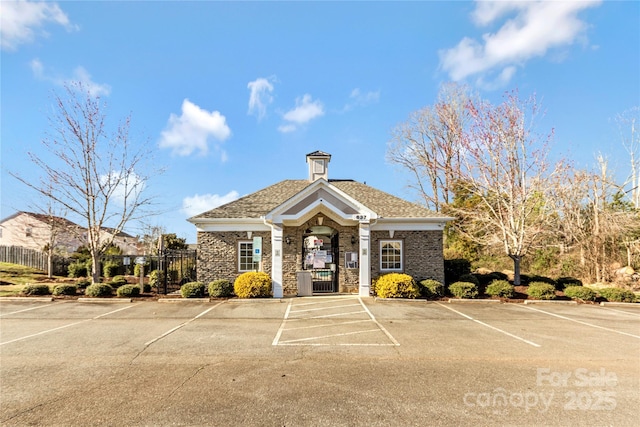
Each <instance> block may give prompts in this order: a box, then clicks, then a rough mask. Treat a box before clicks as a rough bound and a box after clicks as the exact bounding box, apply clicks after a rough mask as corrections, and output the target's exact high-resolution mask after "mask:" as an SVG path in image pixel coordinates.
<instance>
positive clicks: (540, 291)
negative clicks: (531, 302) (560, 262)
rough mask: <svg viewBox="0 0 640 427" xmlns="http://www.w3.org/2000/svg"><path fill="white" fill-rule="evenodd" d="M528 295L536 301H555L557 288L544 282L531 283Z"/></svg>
mask: <svg viewBox="0 0 640 427" xmlns="http://www.w3.org/2000/svg"><path fill="white" fill-rule="evenodd" d="M527 295H529V296H530V297H532V298H535V299H545V300H546V299H555V298H556V287H555V286H553V285H551V284H549V283H544V282H531V283H529V288H528V289H527Z"/></svg>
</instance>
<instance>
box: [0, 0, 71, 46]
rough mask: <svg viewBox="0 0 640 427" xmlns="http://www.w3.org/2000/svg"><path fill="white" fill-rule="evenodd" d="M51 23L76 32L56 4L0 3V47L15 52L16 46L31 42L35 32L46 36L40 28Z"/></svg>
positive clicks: (21, 0)
mask: <svg viewBox="0 0 640 427" xmlns="http://www.w3.org/2000/svg"><path fill="white" fill-rule="evenodd" d="M49 22H53V23H55V24H58V25H62V26H63V27H65V28H66V29H67V30H68V31H72V30H76V29H77V26H76V25H73V24H71V22H70V21H69V17H68V16H67V15H66V14H65V13H64V12H63V11H62V9H60V6H58V4H57V3H50V2H31V1H23V0H20V1H0V40H1V42H0V45H1V46H2V49H5V50H16V49H17V47H18V45H20V44H24V43H30V42H32V41H33V40H34V39H35V37H36V32H39V33H40V34H41V35H44V36H46V35H47V33H46V32H45V31H44V30H42V27H43V26H44V25H45V24H47V23H49Z"/></svg>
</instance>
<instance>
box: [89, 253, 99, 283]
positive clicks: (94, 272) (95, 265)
mask: <svg viewBox="0 0 640 427" xmlns="http://www.w3.org/2000/svg"><path fill="white" fill-rule="evenodd" d="M91 282H92V283H100V256H98V255H97V254H91Z"/></svg>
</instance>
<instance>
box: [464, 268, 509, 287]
mask: <svg viewBox="0 0 640 427" xmlns="http://www.w3.org/2000/svg"><path fill="white" fill-rule="evenodd" d="M473 275H474V276H475V277H476V279H478V282H479V283H480V286H487V285H489V284H490V283H491V282H493V281H494V280H507V275H506V274H504V273H500V272H499V271H492V272H491V273H487V274H480V273H474V274H473ZM472 283H473V282H472Z"/></svg>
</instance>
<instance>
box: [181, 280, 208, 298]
mask: <svg viewBox="0 0 640 427" xmlns="http://www.w3.org/2000/svg"><path fill="white" fill-rule="evenodd" d="M180 294H181V295H182V298H202V297H204V283H202V282H189V283H185V284H184V285H182V286H181V287H180Z"/></svg>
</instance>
